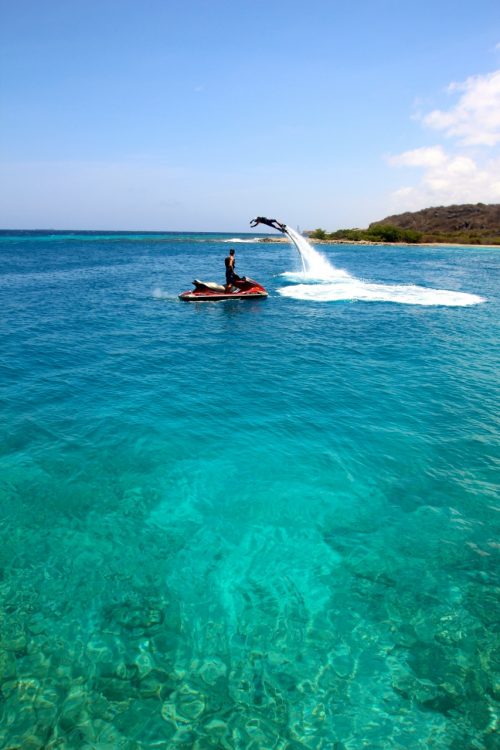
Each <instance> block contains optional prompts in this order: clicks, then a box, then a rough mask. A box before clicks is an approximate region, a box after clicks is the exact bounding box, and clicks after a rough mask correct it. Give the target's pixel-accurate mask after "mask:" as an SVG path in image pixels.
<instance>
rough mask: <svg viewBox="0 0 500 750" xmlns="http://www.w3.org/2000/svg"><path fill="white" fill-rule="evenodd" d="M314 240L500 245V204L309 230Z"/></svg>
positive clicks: (427, 210)
mask: <svg viewBox="0 0 500 750" xmlns="http://www.w3.org/2000/svg"><path fill="white" fill-rule="evenodd" d="M309 236H310V237H311V238H312V239H315V240H333V241H337V242H339V241H340V242H342V241H350V242H384V243H386V242H398V243H400V242H405V243H430V242H440V243H448V244H456V245H500V204H490V205H486V204H484V203H476V204H463V205H454V206H438V207H436V208H425V209H423V210H422V211H415V212H406V213H404V214H398V215H395V216H388V217H387V218H385V219H382V221H376V222H373V223H372V224H370V226H369V227H368V228H367V229H338V230H337V231H336V232H327V231H325V230H324V229H315V230H314V231H313V232H310V233H309Z"/></svg>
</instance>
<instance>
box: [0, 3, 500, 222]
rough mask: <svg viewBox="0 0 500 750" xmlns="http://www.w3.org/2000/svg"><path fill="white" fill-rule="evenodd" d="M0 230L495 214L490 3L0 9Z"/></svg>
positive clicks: (498, 124) (494, 35) (498, 37)
mask: <svg viewBox="0 0 500 750" xmlns="http://www.w3.org/2000/svg"><path fill="white" fill-rule="evenodd" d="M0 75H1V80H0V105H1V118H0V168H1V173H2V178H1V181H0V227H3V228H44V227H47V228H80V229H137V230H148V229H149V230H166V231H168V230H190V229H193V230H206V231H219V230H220V231H245V230H247V229H248V221H249V220H250V219H251V218H252V217H253V216H255V215H257V214H260V215H270V216H273V217H274V216H277V217H278V218H281V219H282V220H284V221H286V222H287V223H289V224H290V225H292V226H297V225H300V227H302V228H309V229H310V228H314V227H318V226H322V227H325V228H327V229H337V228H340V227H352V226H366V225H367V224H368V223H369V222H370V221H375V220H377V219H380V218H383V217H384V216H386V215H388V214H390V213H394V212H399V211H402V210H415V209H418V208H424V207H426V206H429V205H443V204H449V203H453V202H478V201H483V202H500V177H499V175H500V3H499V2H498V0H494V1H493V0H492V1H490V0H478V1H476V2H475V3H471V2H470V0H466V1H464V0H454V2H448V0H434V1H433V2H430V0H419V2H416V0H414V1H412V2H406V0H399V2H396V1H395V0H372V1H370V2H369V1H368V0H362V1H359V0H358V1H357V2H356V0H351V2H347V1H344V0H342V1H336V0H330V2H326V0H309V2H296V1H295V0H292V1H291V2H286V3H285V2H282V1H281V0H275V1H273V0H268V2H261V1H260V0H252V2H235V0H233V2H229V1H226V0H211V1H210V2H208V1H207V2H201V0H191V2H188V1H187V0H184V2H181V1H180V0H179V1H178V0H164V1H161V0H141V1H139V0H134V1H131V0H100V2H96V0H85V1H83V0H64V1H63V0H44V2H40V0H38V1H37V2H34V1H33V0H16V2H15V3H14V2H11V0H0Z"/></svg>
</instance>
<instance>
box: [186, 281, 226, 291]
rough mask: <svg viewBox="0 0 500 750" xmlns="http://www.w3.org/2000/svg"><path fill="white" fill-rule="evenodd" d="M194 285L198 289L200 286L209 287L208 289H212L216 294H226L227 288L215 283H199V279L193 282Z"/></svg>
mask: <svg viewBox="0 0 500 750" xmlns="http://www.w3.org/2000/svg"><path fill="white" fill-rule="evenodd" d="M193 284H194V285H195V287H196V288H197V289H198V288H199V287H200V286H204V287H207V288H208V289H212V290H213V291H214V292H225V291H226V288H225V287H224V286H222V284H217V283H216V282H215V281H199V280H198V279H195V280H194V281H193Z"/></svg>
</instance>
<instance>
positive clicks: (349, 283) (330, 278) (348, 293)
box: [277, 226, 485, 307]
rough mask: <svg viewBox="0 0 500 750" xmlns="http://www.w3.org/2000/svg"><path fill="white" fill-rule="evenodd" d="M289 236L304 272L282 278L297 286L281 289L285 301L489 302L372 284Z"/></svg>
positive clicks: (408, 286)
mask: <svg viewBox="0 0 500 750" xmlns="http://www.w3.org/2000/svg"><path fill="white" fill-rule="evenodd" d="M286 234H287V235H288V236H289V237H290V239H291V240H292V242H293V243H294V245H295V247H296V248H297V250H298V251H299V254H300V257H301V260H302V268H303V270H302V272H287V273H284V274H282V276H283V277H285V278H286V279H287V280H288V281H290V282H293V286H286V287H281V288H279V289H278V290H277V291H278V293H279V294H281V295H282V296H283V297H291V298H293V299H300V300H309V301H312V302H338V301H342V300H343V301H346V300H352V301H354V300H359V301H363V302H395V303H398V304H402V305H445V306H448V307H467V306H468V305H478V304H479V303H481V302H485V299H484V297H480V296H479V295H477V294H468V293H466V292H454V291H449V290H447V289H429V288H427V287H423V286H416V285H415V284H370V283H368V282H365V281H362V280H361V279H357V278H356V277H355V276H351V274H350V273H347V271H343V270H342V269H340V268H335V266H333V265H332V264H331V263H330V262H329V261H328V260H327V259H326V258H325V256H324V255H322V254H321V253H319V252H318V251H317V250H316V249H315V248H313V247H312V246H311V245H310V244H309V242H308V241H307V240H306V239H305V237H302V236H301V235H300V234H298V233H297V232H295V231H294V230H293V229H290V227H288V226H287V227H286ZM303 282H306V283H303Z"/></svg>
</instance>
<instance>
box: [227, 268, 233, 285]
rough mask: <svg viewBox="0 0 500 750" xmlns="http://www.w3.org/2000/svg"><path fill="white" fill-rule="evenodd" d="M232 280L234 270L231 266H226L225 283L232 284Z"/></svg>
mask: <svg viewBox="0 0 500 750" xmlns="http://www.w3.org/2000/svg"><path fill="white" fill-rule="evenodd" d="M233 282H234V271H233V270H232V268H226V284H232V283H233Z"/></svg>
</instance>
